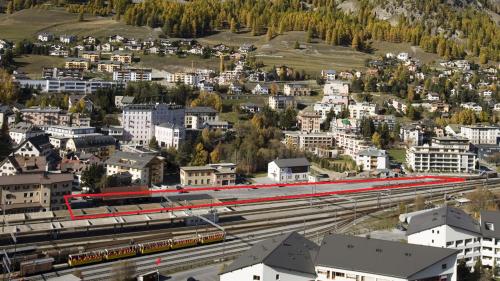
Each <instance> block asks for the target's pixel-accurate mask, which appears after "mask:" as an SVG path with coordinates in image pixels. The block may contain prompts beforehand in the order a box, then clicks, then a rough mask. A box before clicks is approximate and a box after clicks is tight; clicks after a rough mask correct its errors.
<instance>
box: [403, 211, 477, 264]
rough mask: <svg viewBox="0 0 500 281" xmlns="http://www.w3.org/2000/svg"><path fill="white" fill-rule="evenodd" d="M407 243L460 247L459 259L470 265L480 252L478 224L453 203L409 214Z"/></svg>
mask: <svg viewBox="0 0 500 281" xmlns="http://www.w3.org/2000/svg"><path fill="white" fill-rule="evenodd" d="M406 235H407V236H408V243H410V244H419V245H425V246H433V247H440V248H451V249H457V250H460V252H459V253H458V255H457V258H458V259H464V260H465V262H466V265H467V266H468V267H473V266H474V264H475V263H476V261H477V259H479V258H480V256H481V242H480V240H481V239H480V237H481V233H480V227H479V224H478V223H477V222H476V221H475V220H474V219H472V218H471V217H470V216H469V215H468V214H466V213H465V212H464V211H462V210H460V209H457V208H453V207H442V208H438V209H433V210H429V211H427V212H424V213H422V214H418V215H415V216H412V217H411V220H410V223H409V225H408V230H407V231H406Z"/></svg>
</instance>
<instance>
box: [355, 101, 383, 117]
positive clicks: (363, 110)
mask: <svg viewBox="0 0 500 281" xmlns="http://www.w3.org/2000/svg"><path fill="white" fill-rule="evenodd" d="M375 115H377V105H376V104H374V103H367V102H363V103H355V104H350V105H349V116H350V117H351V118H354V119H362V118H363V117H371V116H375Z"/></svg>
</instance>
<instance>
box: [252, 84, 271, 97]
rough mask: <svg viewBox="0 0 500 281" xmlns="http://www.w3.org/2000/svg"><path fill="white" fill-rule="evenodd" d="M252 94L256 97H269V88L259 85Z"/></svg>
mask: <svg viewBox="0 0 500 281" xmlns="http://www.w3.org/2000/svg"><path fill="white" fill-rule="evenodd" d="M252 94H254V95H269V88H268V87H266V86H261V85H260V84H257V85H256V86H255V88H253V89H252Z"/></svg>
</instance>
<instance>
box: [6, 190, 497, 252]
mask: <svg viewBox="0 0 500 281" xmlns="http://www.w3.org/2000/svg"><path fill="white" fill-rule="evenodd" d="M499 182H500V181H499ZM474 185H477V182H468V183H467V184H463V183H461V184H452V185H451V186H452V187H450V186H449V185H443V186H429V187H419V188H414V189H412V190H413V192H414V194H415V195H416V194H427V195H428V196H430V195H431V194H428V193H429V191H432V193H433V194H438V193H439V192H442V191H443V189H444V190H445V191H444V192H445V193H446V192H447V191H449V192H455V193H457V192H464V191H467V190H469V189H470V188H471V187H472V186H474ZM450 189H451V190H450ZM409 192H411V191H410V190H408V189H405V190H392V193H391V198H392V200H393V201H398V200H400V198H401V197H404V196H407V195H406V194H408V193H409ZM374 193H378V192H366V193H362V194H356V196H351V197H350V199H356V200H357V202H358V204H360V206H361V204H363V202H366V201H368V200H372V199H373V194H374ZM350 203H351V202H350V201H347V200H345V199H342V198H338V197H333V196H329V197H323V198H321V199H319V198H314V200H312V201H311V200H304V199H302V200H294V201H293V202H291V203H290V204H289V205H286V206H279V207H272V206H271V205H268V206H271V207H268V206H266V207H263V208H261V209H253V210H245V211H236V212H231V213H229V214H224V215H221V216H220V217H221V222H220V224H221V225H223V226H224V227H226V228H227V229H228V230H229V231H238V229H241V230H244V229H245V228H248V227H255V228H256V229H258V228H259V227H266V224H265V223H262V222H263V221H265V220H263V219H249V220H245V221H232V222H224V219H225V218H229V217H232V216H252V215H260V216H264V215H265V214H269V216H267V218H268V219H273V220H278V219H286V218H288V217H289V216H290V215H289V214H287V212H289V211H293V212H296V213H297V212H300V211H303V212H304V213H301V214H307V213H311V212H313V211H311V205H312V206H314V207H316V209H321V208H323V207H325V206H329V205H332V204H335V205H336V206H338V208H340V209H342V208H343V206H344V205H349V204H350ZM267 204H270V203H267ZM267 204H266V205H267ZM344 209H345V208H344ZM346 209H350V208H346ZM316 212H320V211H316ZM259 222H260V223H259ZM198 228H203V226H202V227H177V228H169V229H158V230H146V231H143V232H137V233H134V232H132V233H126V232H124V233H112V234H108V235H103V236H100V237H92V238H90V239H88V240H86V239H84V238H81V237H78V238H69V239H61V240H55V241H41V242H37V243H33V242H30V243H27V244H22V243H20V244H18V245H17V246H18V247H22V246H25V245H26V246H27V245H36V246H37V247H38V248H39V249H40V250H51V249H55V250H58V249H61V248H64V247H67V246H73V245H75V243H78V244H79V245H82V246H84V249H92V248H98V247H101V246H102V245H107V246H110V245H119V244H123V243H129V242H130V241H131V240H142V241H148V240H151V241H152V240H155V239H164V238H165V237H173V236H182V235H192V234H194V233H196V232H197V231H198ZM92 245H95V246H92ZM10 247H12V246H11V245H8V246H7V245H5V246H3V247H1V248H0V249H2V248H10Z"/></svg>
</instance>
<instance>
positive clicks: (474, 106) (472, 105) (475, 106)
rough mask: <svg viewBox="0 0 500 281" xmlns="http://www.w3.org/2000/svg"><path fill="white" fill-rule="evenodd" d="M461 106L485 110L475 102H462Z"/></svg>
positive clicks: (476, 110)
mask: <svg viewBox="0 0 500 281" xmlns="http://www.w3.org/2000/svg"><path fill="white" fill-rule="evenodd" d="M460 107H462V108H465V109H470V110H472V111H475V112H478V113H479V112H481V111H483V108H482V107H481V106H480V105H478V104H477V103H475V102H468V103H462V104H460Z"/></svg>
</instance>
